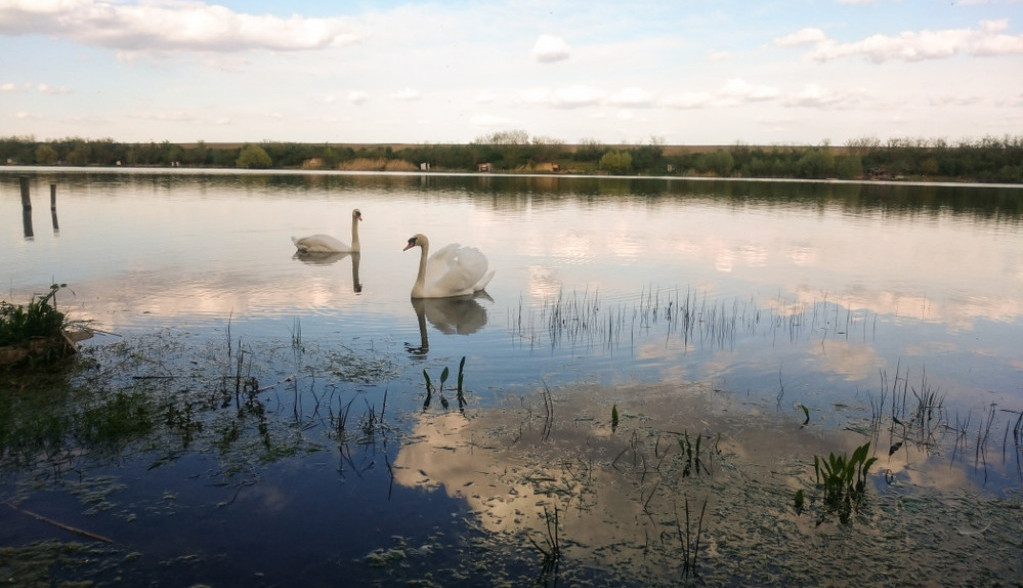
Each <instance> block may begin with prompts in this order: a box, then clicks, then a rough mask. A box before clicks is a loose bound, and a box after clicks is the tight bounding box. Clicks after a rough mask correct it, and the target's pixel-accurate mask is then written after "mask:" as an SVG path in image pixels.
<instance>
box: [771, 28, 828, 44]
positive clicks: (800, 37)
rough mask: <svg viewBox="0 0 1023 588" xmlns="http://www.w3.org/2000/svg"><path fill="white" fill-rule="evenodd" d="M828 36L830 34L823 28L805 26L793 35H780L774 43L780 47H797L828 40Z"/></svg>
mask: <svg viewBox="0 0 1023 588" xmlns="http://www.w3.org/2000/svg"><path fill="white" fill-rule="evenodd" d="M827 38H828V36H827V35H825V34H824V31H822V30H821V29H817V28H805V29H799V30H798V31H796V32H794V33H792V34H791V35H785V36H784V37H778V38H777V39H775V40H774V44H775V45H776V46H778V47H797V46H799V45H808V44H814V43H821V42H823V41H826V40H827Z"/></svg>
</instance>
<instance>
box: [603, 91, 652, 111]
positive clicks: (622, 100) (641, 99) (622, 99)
mask: <svg viewBox="0 0 1023 588" xmlns="http://www.w3.org/2000/svg"><path fill="white" fill-rule="evenodd" d="M653 101H654V98H653V96H652V95H651V94H650V93H649V92H647V91H646V90H643V89H641V88H625V89H622V90H620V91H618V92H616V93H615V94H613V95H612V96H611V97H610V98H608V99H607V102H608V103H609V104H613V105H615V106H633V107H640V106H650V105H651V104H653Z"/></svg>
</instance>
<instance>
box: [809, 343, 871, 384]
mask: <svg viewBox="0 0 1023 588" xmlns="http://www.w3.org/2000/svg"><path fill="white" fill-rule="evenodd" d="M808 351H809V353H810V357H811V358H813V361H815V362H817V363H819V364H821V366H822V367H821V368H820V369H821V370H822V371H824V372H825V373H829V372H830V373H835V374H840V375H842V376H844V377H845V379H846V380H847V381H851V382H854V381H858V380H865V379H867V378H870V377H871V376H872V375H873V374H876V373H877V372H878V370H880V369H883V368H884V367H885V366H886V365H887V361H886V360H885V358H884V357H881V356H880V355H878V353H877V350H876V349H875V348H874V347H871V346H867V345H862V344H853V343H850V342H848V341H844V340H841V339H825V340H822V341H821V342H820V345H813V346H810V347H809V348H808Z"/></svg>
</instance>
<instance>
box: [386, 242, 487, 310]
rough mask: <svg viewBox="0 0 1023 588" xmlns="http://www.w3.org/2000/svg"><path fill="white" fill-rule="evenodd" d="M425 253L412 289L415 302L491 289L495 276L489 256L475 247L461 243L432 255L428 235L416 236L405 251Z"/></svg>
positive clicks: (447, 246) (421, 258)
mask: <svg viewBox="0 0 1023 588" xmlns="http://www.w3.org/2000/svg"><path fill="white" fill-rule="evenodd" d="M413 247H419V248H421V249H422V253H421V254H420V256H419V275H417V276H416V283H415V284H414V285H413V286H412V298H448V297H450V296H465V295H467V294H473V293H475V292H480V291H482V290H483V289H484V288H486V287H487V284H488V283H489V282H490V279H491V278H493V277H494V272H492V271H491V272H489V273H488V272H487V256H485V255H483V252H482V251H480V250H479V249H476V248H475V247H462V246H461V245H459V244H458V243H452V244H451V245H446V246H444V247H442V248H441V249H439V250H437V252H436V253H434V254H433V255H430V241H429V239H427V238H426V235H423V234H416V235H413V236H412V237H411V238H409V240H408V245H406V246H405V249H403V250H402V251H408V250H409V249H412V248H413Z"/></svg>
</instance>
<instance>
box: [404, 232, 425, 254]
mask: <svg viewBox="0 0 1023 588" xmlns="http://www.w3.org/2000/svg"><path fill="white" fill-rule="evenodd" d="M429 243H430V242H429V241H428V240H427V239H426V235H423V234H422V233H417V234H415V235H412V236H411V237H409V239H408V244H407V245H405V248H404V249H402V251H408V250H409V249H412V248H413V247H426V246H427V245H429Z"/></svg>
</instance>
